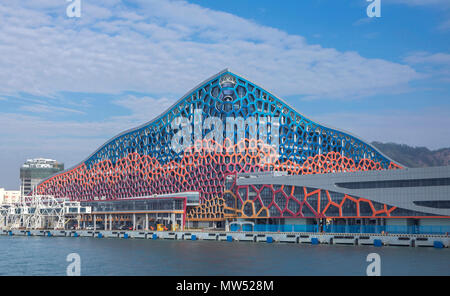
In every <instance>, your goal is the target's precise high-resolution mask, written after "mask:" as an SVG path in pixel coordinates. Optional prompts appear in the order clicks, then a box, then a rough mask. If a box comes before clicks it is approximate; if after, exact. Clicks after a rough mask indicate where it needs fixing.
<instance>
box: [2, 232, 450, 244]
mask: <svg viewBox="0 0 450 296" xmlns="http://www.w3.org/2000/svg"><path fill="white" fill-rule="evenodd" d="M0 235H7V236H42V237H73V238H76V237H90V238H96V239H108V238H113V239H171V240H193V241H195V240H205V241H206V240H209V241H228V242H233V241H239V242H254V243H296V244H311V245H317V244H346V245H372V246H376V247H381V246H409V247H435V248H448V247H450V237H449V236H448V235H423V234H397V235H395V234H388V235H380V234H353V233H314V232H304V233H282V232H222V231H217V232H206V231H177V232H167V231H154V232H151V231H150V232H149V231H103V230H102V231H93V230H1V231H0Z"/></svg>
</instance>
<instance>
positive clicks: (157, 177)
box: [35, 139, 400, 215]
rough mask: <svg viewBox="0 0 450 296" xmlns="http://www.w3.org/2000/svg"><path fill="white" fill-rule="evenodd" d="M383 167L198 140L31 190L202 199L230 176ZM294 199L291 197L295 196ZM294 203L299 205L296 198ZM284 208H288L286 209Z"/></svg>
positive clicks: (258, 144)
mask: <svg viewBox="0 0 450 296" xmlns="http://www.w3.org/2000/svg"><path fill="white" fill-rule="evenodd" d="M397 168H400V167H399V166H398V165H396V164H394V163H391V164H390V165H389V168H388V169H397ZM382 169H385V168H383V166H382V165H381V164H380V163H378V162H374V161H373V160H368V159H362V160H361V161H359V162H358V163H355V161H354V160H353V159H351V158H348V157H345V156H342V155H340V154H339V153H337V152H330V153H327V154H325V155H316V156H314V157H309V158H308V159H307V160H306V161H304V162H303V164H299V163H295V162H293V161H290V160H288V161H280V160H279V158H278V155H277V153H276V151H275V149H274V148H273V147H272V146H269V145H266V144H264V143H263V142H262V141H259V140H250V141H249V140H247V139H243V140H242V141H240V142H239V143H237V144H235V145H231V144H229V142H225V143H224V144H223V145H220V144H218V143H216V142H214V140H202V141H197V142H196V143H195V145H194V146H193V147H191V148H189V149H186V150H185V152H184V154H183V157H182V158H181V161H179V162H177V161H170V162H168V163H166V164H161V163H160V162H159V161H158V160H157V159H156V158H154V157H150V156H147V155H139V154H137V153H130V154H129V155H128V156H127V157H124V158H122V159H120V160H119V161H117V162H116V163H115V164H113V163H112V162H111V161H110V160H104V161H101V162H99V163H97V164H94V165H93V166H92V167H91V169H88V168H87V166H86V165H85V164H84V163H83V164H81V165H79V166H77V167H75V168H73V169H71V170H70V171H67V172H64V173H62V174H59V175H56V176H53V177H51V178H50V179H48V180H46V181H44V182H43V183H41V184H39V185H38V187H37V188H36V190H35V191H36V193H37V194H45V195H53V196H55V197H56V198H69V199H71V200H78V201H92V200H115V199H121V198H127V197H141V196H150V195H153V194H168V193H178V192H185V191H198V192H199V193H200V198H201V200H202V201H204V200H208V199H211V198H213V197H216V196H219V197H220V196H223V194H224V191H225V176H227V175H230V174H237V173H252V172H259V171H286V172H288V174H324V173H332V172H343V171H346V172H349V171H360V170H382ZM285 197H286V199H287V198H288V196H285ZM349 198H350V197H349ZM293 200H294V201H296V200H295V198H294V199H293ZM244 202H245V201H243V203H244ZM296 202H299V203H302V201H299V200H297V201H296ZM305 204H307V203H305ZM227 206H231V205H227ZM233 206H234V205H233ZM307 206H308V205H307ZM277 207H278V206H277ZM239 210H241V209H239ZM279 210H280V213H282V212H283V210H282V209H281V208H280V209H279ZM312 210H313V209H312ZM284 211H287V212H289V210H288V209H284ZM259 212H261V211H259ZM290 214H293V215H294V214H296V213H292V212H291V213H290Z"/></svg>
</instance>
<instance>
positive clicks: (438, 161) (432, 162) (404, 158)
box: [372, 141, 450, 168]
mask: <svg viewBox="0 0 450 296" xmlns="http://www.w3.org/2000/svg"><path fill="white" fill-rule="evenodd" d="M372 145H373V146H375V147H376V148H377V149H378V150H380V151H381V152H382V153H384V154H385V155H386V156H388V157H390V158H391V159H393V160H395V161H397V162H398V163H400V164H402V165H405V166H407V167H410V168H419V167H433V166H447V165H450V147H449V148H440V149H437V150H430V149H428V148H426V147H413V146H409V145H406V144H397V143H393V142H388V143H382V142H378V141H375V142H372Z"/></svg>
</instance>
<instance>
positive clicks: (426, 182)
mask: <svg viewBox="0 0 450 296" xmlns="http://www.w3.org/2000/svg"><path fill="white" fill-rule="evenodd" d="M449 185H450V178H434V179H409V180H386V181H367V182H345V183H336V186H338V187H341V188H347V189H374V188H401V187H426V186H449Z"/></svg>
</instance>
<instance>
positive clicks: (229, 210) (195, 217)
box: [186, 197, 236, 221]
mask: <svg viewBox="0 0 450 296" xmlns="http://www.w3.org/2000/svg"><path fill="white" fill-rule="evenodd" d="M235 217H236V210H235V208H233V207H228V206H227V205H226V203H225V199H224V198H223V197H213V198H211V199H208V200H205V201H204V202H203V203H202V204H201V205H200V206H198V207H195V208H194V209H192V211H190V212H189V213H188V214H187V216H186V219H187V220H190V221H200V220H208V221H220V220H224V219H226V218H235Z"/></svg>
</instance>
